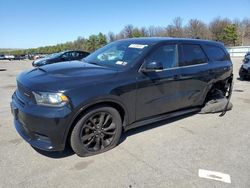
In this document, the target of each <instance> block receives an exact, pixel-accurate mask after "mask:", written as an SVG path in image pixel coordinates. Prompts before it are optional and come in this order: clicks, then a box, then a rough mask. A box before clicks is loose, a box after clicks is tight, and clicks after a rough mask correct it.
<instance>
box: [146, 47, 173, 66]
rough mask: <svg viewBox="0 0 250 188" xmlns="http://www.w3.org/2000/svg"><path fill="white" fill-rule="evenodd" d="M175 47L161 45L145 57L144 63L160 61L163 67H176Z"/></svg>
mask: <svg viewBox="0 0 250 188" xmlns="http://www.w3.org/2000/svg"><path fill="white" fill-rule="evenodd" d="M176 48H177V47H176V45H164V46H161V47H159V48H157V49H156V50H155V51H153V53H151V54H150V55H149V56H148V57H147V58H146V63H150V62H161V63H162V64H163V68H164V69H167V68H173V67H176V66H177V61H176V59H177V58H176V57H177V56H176V51H177V50H176Z"/></svg>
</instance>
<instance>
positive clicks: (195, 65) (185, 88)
mask: <svg viewBox="0 0 250 188" xmlns="http://www.w3.org/2000/svg"><path fill="white" fill-rule="evenodd" d="M178 52H179V53H178V54H179V70H180V80H179V87H180V88H179V94H180V96H181V97H180V104H181V108H186V107H192V106H198V105H202V103H203V100H204V97H205V95H206V89H207V87H208V82H209V80H211V78H210V73H211V72H210V69H209V61H208V57H207V55H206V54H205V52H204V50H203V49H202V47H201V46H200V45H199V44H192V43H186V44H183V43H182V44H179V46H178Z"/></svg>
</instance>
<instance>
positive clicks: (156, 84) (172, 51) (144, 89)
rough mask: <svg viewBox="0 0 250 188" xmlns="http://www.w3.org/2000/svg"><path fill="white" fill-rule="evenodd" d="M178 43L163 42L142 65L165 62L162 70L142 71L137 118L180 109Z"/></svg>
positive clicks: (140, 118)
mask: <svg viewBox="0 0 250 188" xmlns="http://www.w3.org/2000/svg"><path fill="white" fill-rule="evenodd" d="M177 51H178V50H177V45H176V44H163V45H161V46H159V47H158V48H156V49H155V50H153V51H152V52H151V53H150V54H149V55H148V56H147V57H146V58H145V60H144V63H143V65H142V66H145V65H146V64H147V63H150V62H160V63H162V64H163V70H162V71H155V72H148V73H145V72H144V73H142V72H139V73H138V74H139V76H138V77H137V102H136V112H137V114H136V120H142V119H144V118H147V117H152V116H155V115H159V114H163V113H166V112H170V111H174V110H177V109H179V106H180V104H179V101H180V96H179V75H180V71H179V69H178V67H177V64H178V55H177V54H178V52H177Z"/></svg>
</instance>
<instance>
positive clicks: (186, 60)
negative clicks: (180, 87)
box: [179, 44, 207, 67]
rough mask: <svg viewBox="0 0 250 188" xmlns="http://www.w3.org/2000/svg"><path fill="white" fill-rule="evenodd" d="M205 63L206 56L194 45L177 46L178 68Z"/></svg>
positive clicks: (198, 46)
mask: <svg viewBox="0 0 250 188" xmlns="http://www.w3.org/2000/svg"><path fill="white" fill-rule="evenodd" d="M206 62H207V56H206V54H205V53H204V52H203V50H202V49H201V47H200V45H196V44H181V45H179V66H180V67H183V66H189V65H198V64H202V63H206Z"/></svg>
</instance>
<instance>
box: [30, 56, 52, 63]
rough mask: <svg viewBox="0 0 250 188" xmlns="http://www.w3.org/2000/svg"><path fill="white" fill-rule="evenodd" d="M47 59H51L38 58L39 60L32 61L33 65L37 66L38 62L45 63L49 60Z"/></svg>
mask: <svg viewBox="0 0 250 188" xmlns="http://www.w3.org/2000/svg"><path fill="white" fill-rule="evenodd" d="M49 59H51V58H49V57H43V58H39V59H36V60H35V61H34V64H37V63H40V62H43V61H47V60H49Z"/></svg>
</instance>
